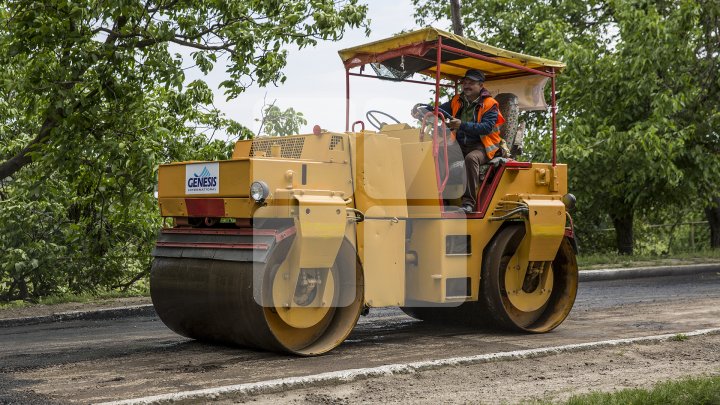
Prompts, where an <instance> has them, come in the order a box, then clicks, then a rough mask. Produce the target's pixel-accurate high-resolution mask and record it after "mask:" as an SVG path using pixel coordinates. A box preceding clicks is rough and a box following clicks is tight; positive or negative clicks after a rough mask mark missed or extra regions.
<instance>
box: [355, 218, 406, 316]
mask: <svg viewBox="0 0 720 405" xmlns="http://www.w3.org/2000/svg"><path fill="white" fill-rule="evenodd" d="M360 228H362V230H360ZM358 229H359V232H358V233H359V235H358V239H359V240H358V242H359V243H360V244H361V248H362V256H361V257H362V263H363V271H364V275H365V302H366V303H367V305H369V306H371V307H387V306H399V305H404V304H405V221H395V220H387V219H367V220H365V221H364V222H362V223H360V226H359V227H358Z"/></svg>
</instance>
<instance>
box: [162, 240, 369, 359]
mask: <svg viewBox="0 0 720 405" xmlns="http://www.w3.org/2000/svg"><path fill="white" fill-rule="evenodd" d="M293 239H294V238H288V239H285V240H283V241H282V242H280V243H279V244H278V245H276V246H274V248H273V250H272V252H270V255H269V256H268V258H267V259H266V260H265V262H264V263H258V262H255V263H253V262H250V261H245V262H238V261H223V260H215V259H199V258H172V257H155V259H154V261H153V266H152V271H151V276H150V293H151V296H152V301H153V305H154V306H155V311H156V312H157V314H158V316H159V317H160V319H161V320H162V321H163V323H165V325H167V326H168V327H169V328H170V329H172V330H173V331H175V332H176V333H178V334H180V335H183V336H186V337H189V338H192V339H197V340H201V341H208V342H219V343H229V344H236V345H240V346H245V347H252V348H259V349H264V350H270V351H276V352H289V353H293V354H298V355H303V356H312V355H317V354H321V353H325V352H327V351H329V350H331V349H333V348H335V347H337V346H338V345H339V344H340V343H342V342H343V341H344V340H345V338H346V337H347V336H348V335H349V334H350V331H351V330H352V328H353V327H354V326H355V324H356V323H357V320H358V318H359V316H360V312H361V311H362V297H363V279H362V271H361V269H360V266H359V264H358V263H357V259H356V255H355V250H354V249H353V247H352V245H351V244H350V243H349V242H348V241H347V240H344V241H343V244H342V246H341V247H340V251H339V253H338V257H337V259H336V261H335V264H334V266H333V268H332V269H331V272H332V277H331V278H329V279H331V280H333V282H332V284H333V285H332V286H331V287H332V289H333V291H331V292H330V296H332V300H333V301H332V304H331V305H329V306H328V307H325V308H320V309H319V310H318V308H303V307H291V308H282V307H281V305H282V304H280V305H278V304H273V303H272V300H270V301H267V302H269V304H268V306H261V305H259V304H258V302H256V298H257V297H258V296H256V294H261V295H260V296H261V297H264V298H262V300H260V302H266V301H265V300H266V299H267V297H272V295H273V283H275V282H277V280H280V279H282V278H281V277H277V272H278V269H279V268H280V267H281V265H282V263H283V261H284V260H285V258H286V257H287V255H288V251H289V250H290V247H291V244H292V240H293ZM253 265H254V266H261V267H262V268H261V273H259V272H258V270H260V269H259V268H258V267H255V269H253ZM254 273H255V274H262V275H263V277H262V279H263V282H262V283H253V279H254ZM351 277H352V278H354V279H350V278H351ZM254 284H262V286H254ZM344 285H347V286H351V287H350V288H348V287H346V286H344ZM328 287H330V286H328ZM328 287H326V289H327V288H328ZM253 288H259V289H260V290H259V291H254V290H253ZM342 294H354V296H353V297H342V296H341V295H342ZM338 302H341V303H342V302H345V303H347V302H350V304H349V305H348V306H345V307H336V306H335V305H336V303H338ZM304 311H305V312H308V311H310V312H312V315H311V316H304ZM318 313H319V314H320V315H318ZM279 314H282V315H283V316H280V315H279ZM293 319H299V320H303V322H297V321H295V322H293V321H292V320H293Z"/></svg>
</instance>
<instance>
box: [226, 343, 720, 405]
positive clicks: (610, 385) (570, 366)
mask: <svg viewBox="0 0 720 405" xmlns="http://www.w3.org/2000/svg"><path fill="white" fill-rule="evenodd" d="M700 375H706V376H709V375H720V335H711V336H702V337H694V338H689V339H688V340H686V341H669V342H663V343H650V344H633V345H630V346H622V347H614V348H605V349H600V350H590V351H583V352H576V353H563V354H557V355H552V356H547V357H540V358H535V359H525V360H515V361H501V362H493V363H485V364H477V365H469V366H458V367H446V368H440V369H437V370H429V371H422V372H419V373H414V374H405V375H395V376H390V377H382V378H372V379H368V380H362V381H356V382H353V383H349V384H343V385H337V386H331V387H321V388H307V389H300V390H294V391H288V392H283V393H278V394H271V395H262V396H258V397H252V398H235V399H229V400H227V401H224V402H225V403H257V404H277V403H292V404H301V403H312V404H365V403H415V404H424V403H427V404H430V403H432V404H436V403H478V402H479V403H484V404H516V403H522V402H531V401H533V400H539V399H543V400H552V401H563V400H567V399H568V398H570V397H571V396H572V395H576V394H582V393H587V392H590V391H614V390H620V389H624V388H640V387H642V388H649V387H651V386H652V385H654V384H656V383H658V382H664V381H669V380H677V379H681V378H685V377H688V376H700Z"/></svg>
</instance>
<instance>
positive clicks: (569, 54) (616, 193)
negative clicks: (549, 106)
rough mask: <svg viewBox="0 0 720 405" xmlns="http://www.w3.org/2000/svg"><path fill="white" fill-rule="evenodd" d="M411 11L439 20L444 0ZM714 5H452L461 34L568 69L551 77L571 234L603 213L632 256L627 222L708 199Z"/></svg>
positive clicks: (714, 167) (712, 169)
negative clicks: (572, 199) (566, 168)
mask: <svg viewBox="0 0 720 405" xmlns="http://www.w3.org/2000/svg"><path fill="white" fill-rule="evenodd" d="M414 4H415V6H416V17H417V19H418V20H419V21H420V22H423V23H424V22H425V21H426V20H432V19H435V18H438V17H443V16H447V15H448V13H447V11H448V3H447V2H445V3H421V2H420V1H419V0H415V1H414ZM719 7H720V6H719V5H718V4H717V2H712V1H702V0H698V1H689V0H677V1H673V0H668V1H661V0H657V1H653V0H592V1H589V2H587V1H580V0H560V1H552V2H540V1H535V0H518V1H514V2H512V3H508V2H505V1H499V0H495V1H492V0H491V1H482V2H481V1H465V2H463V4H462V14H463V16H465V17H464V19H463V20H464V21H463V23H464V26H465V28H466V33H467V35H468V36H470V37H477V38H480V39H481V40H483V41H484V42H489V43H491V44H494V45H498V46H501V47H506V48H509V49H513V50H520V51H522V52H525V53H528V54H533V55H540V56H546V57H549V58H554V59H559V60H563V61H565V62H566V63H567V65H568V67H567V69H566V70H565V71H564V72H563V74H562V75H561V76H559V79H558V81H559V89H560V91H559V106H560V111H561V114H560V115H559V122H558V125H559V127H558V128H559V138H560V140H561V142H560V146H559V151H558V153H559V156H560V158H561V159H563V160H564V161H565V162H567V163H568V164H569V165H570V187H571V189H572V190H573V192H575V193H577V194H578V200H579V202H580V204H579V206H580V207H581V209H580V211H579V212H578V216H579V220H577V221H576V224H578V225H579V228H580V232H579V233H580V234H582V228H583V224H585V226H588V225H590V224H593V223H595V224H599V222H601V221H602V215H600V214H601V213H602V214H604V215H607V216H609V218H610V219H611V220H612V222H613V225H614V227H615V229H616V236H617V238H616V244H617V248H618V250H619V251H620V252H621V253H632V251H633V233H632V231H633V223H634V221H635V219H636V216H637V215H644V214H645V213H647V212H650V211H652V210H655V209H664V208H665V207H668V206H675V207H681V206H684V205H687V203H688V201H698V200H701V199H703V198H705V199H706V200H707V197H706V196H709V195H712V194H710V193H711V192H712V191H714V187H713V186H714V185H716V184H718V180H720V168H719V167H718V166H720V159H717V145H718V143H717V140H716V138H717V136H716V135H715V139H713V138H712V136H711V134H712V133H713V131H712V129H711V128H712V127H713V126H714V125H712V124H711V125H706V124H704V123H712V122H715V123H716V122H717V106H718V99H717V94H718V86H720V83H718V80H717V73H716V72H717V70H718V69H717V63H718V58H719V56H718V53H717V45H715V44H717V38H718V36H717V33H718V28H717V24H718V18H717V15H718V8H719ZM708 15H709V16H715V17H708ZM713 41H715V42H714V44H713V45H710V43H711V42H713ZM713 67H714V71H713V72H710V70H711V69H712V68H713ZM533 119H535V120H538V121H542V120H543V119H544V118H543V117H533ZM532 127H534V128H538V129H539V128H543V127H541V126H532ZM544 128H547V126H545V127H544ZM714 128H717V126H714ZM714 131H715V133H717V130H716V129H715V130H714ZM548 132H549V131H548V130H547V129H542V130H539V131H537V132H535V133H534V134H531V136H530V138H531V139H532V138H534V145H535V146H543V148H544V150H548V149H549V146H548V144H549V142H548V138H549V136H548ZM531 153H535V154H542V152H538V151H531Z"/></svg>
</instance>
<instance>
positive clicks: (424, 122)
mask: <svg viewBox="0 0 720 405" xmlns="http://www.w3.org/2000/svg"><path fill="white" fill-rule="evenodd" d="M429 115H431V116H433V117H435V125H434V128H433V138H432V140H433V159H434V160H435V168H436V174H435V176H436V178H437V182H438V192H439V193H440V194H442V192H443V191H445V186H446V185H447V182H448V179H449V178H450V162H449V156H448V149H447V147H448V139H447V131H443V149H444V152H445V178H444V179H443V180H442V182H441V181H440V164H439V162H438V156H439V154H440V142H439V141H438V122H440V120H442V121H443V122H444V121H445V115H444V114H443V113H442V112H440V111H438V112H437V115H435V113H434V112H433V111H428V112H426V113H425V115H423V118H422V124H421V127H420V142H423V141H424V140H425V128H426V126H427V117H428V116H429Z"/></svg>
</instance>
